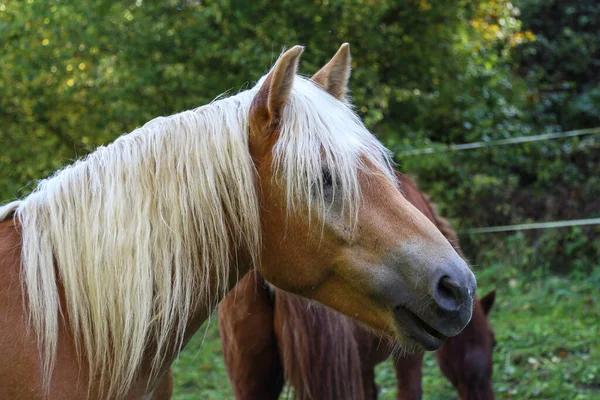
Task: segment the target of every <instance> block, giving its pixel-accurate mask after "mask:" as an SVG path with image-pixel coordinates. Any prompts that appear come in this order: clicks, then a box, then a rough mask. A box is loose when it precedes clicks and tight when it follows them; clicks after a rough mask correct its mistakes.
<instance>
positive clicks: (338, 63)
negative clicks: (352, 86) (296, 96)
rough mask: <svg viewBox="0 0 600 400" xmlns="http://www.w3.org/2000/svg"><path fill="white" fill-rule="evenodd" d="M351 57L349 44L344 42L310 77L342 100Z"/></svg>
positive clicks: (345, 90)
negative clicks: (329, 59)
mask: <svg viewBox="0 0 600 400" xmlns="http://www.w3.org/2000/svg"><path fill="white" fill-rule="evenodd" d="M351 61H352V57H351V56H350V45H349V44H348V43H344V44H343V45H342V46H341V47H340V49H339V50H338V51H337V53H335V56H333V58H332V59H331V61H329V62H328V63H327V64H326V65H325V66H324V67H323V68H321V70H320V71H319V72H317V73H316V74H314V75H313V77H312V78H311V79H312V80H313V81H315V82H317V83H318V84H319V85H321V86H322V87H323V89H325V90H326V91H327V92H328V93H329V94H331V95H332V96H334V97H336V98H338V99H340V100H342V101H344V100H346V96H347V94H348V79H350V70H351Z"/></svg>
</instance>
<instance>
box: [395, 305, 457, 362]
mask: <svg viewBox="0 0 600 400" xmlns="http://www.w3.org/2000/svg"><path fill="white" fill-rule="evenodd" d="M394 321H395V324H396V329H397V331H398V332H399V333H400V336H401V339H400V341H401V342H403V344H404V346H406V347H408V346H411V345H412V346H415V347H417V349H418V350H426V351H435V350H437V349H439V348H440V346H442V345H443V344H444V343H445V342H446V340H448V336H446V335H444V334H442V333H441V332H439V331H437V330H436V329H435V328H433V327H432V326H431V325H429V324H427V323H426V322H425V321H423V320H422V319H421V318H420V317H419V316H417V315H416V314H415V313H413V312H412V311H410V310H409V309H408V308H406V307H403V306H398V307H395V308H394Z"/></svg>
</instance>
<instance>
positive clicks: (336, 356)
mask: <svg viewBox="0 0 600 400" xmlns="http://www.w3.org/2000/svg"><path fill="white" fill-rule="evenodd" d="M398 177H399V181H400V185H401V188H402V192H403V194H404V196H405V197H406V198H407V200H409V201H410V202H411V203H412V204H413V205H414V206H415V207H417V208H418V209H419V210H420V211H421V212H422V213H423V214H424V215H425V216H427V217H428V218H429V219H430V220H431V221H432V222H434V224H435V225H436V226H437V227H438V228H439V229H440V231H441V232H442V233H443V234H444V236H445V237H446V238H447V239H448V240H449V241H450V242H451V243H452V244H453V245H454V246H455V247H456V249H457V251H458V252H459V253H460V249H459V247H458V238H457V236H456V234H455V232H454V231H453V229H452V228H451V226H450V224H449V223H448V221H447V220H446V219H444V218H442V217H440V216H439V215H437V213H436V212H435V211H434V208H433V207H432V205H431V203H430V202H429V201H428V199H427V198H426V196H425V195H423V194H422V193H421V192H420V191H419V190H418V188H417V186H416V185H415V184H414V182H412V180H410V179H409V178H408V177H406V176H401V175H398ZM494 299H495V292H491V293H489V294H488V295H486V296H484V297H483V298H481V299H479V300H478V299H476V300H475V301H474V302H473V317H472V319H471V321H470V322H469V324H468V325H467V327H466V328H465V329H464V330H463V331H462V332H461V333H459V334H458V335H457V336H455V337H453V338H450V339H448V341H446V343H444V344H443V345H442V346H441V347H440V348H439V349H438V350H437V352H436V355H437V358H438V364H439V366H440V368H441V370H442V372H443V373H444V375H445V376H446V377H447V378H448V379H449V380H450V381H451V383H452V384H453V385H454V386H455V387H456V389H457V391H458V392H459V394H460V397H461V398H462V399H464V400H467V399H479V400H491V399H493V398H494V394H493V391H492V350H493V346H494V334H493V331H492V328H491V326H490V324H489V321H488V315H489V311H490V309H491V307H492V305H493V303H494ZM219 330H220V334H221V338H222V343H223V352H224V357H225V363H226V366H227V371H228V374H229V377H230V379H231V382H232V387H233V391H234V393H235V395H236V398H237V399H238V400H257V399H265V400H268V399H273V400H275V399H278V398H279V395H280V394H281V392H282V390H283V387H284V383H285V382H286V381H287V382H288V383H289V384H290V385H291V386H292V387H293V388H294V394H295V398H296V399H301V400H309V399H319V400H335V399H356V400H363V399H364V400H369V399H375V398H376V396H377V388H376V386H375V366H376V365H377V364H379V363H381V362H382V361H385V360H386V359H388V358H389V357H390V356H392V357H393V359H394V368H395V370H396V376H397V385H398V399H399V400H416V399H420V398H421V395H422V386H421V381H422V364H423V353H422V352H416V353H413V354H410V353H409V352H407V351H405V350H404V349H399V348H398V347H397V346H396V344H394V343H392V342H390V341H389V340H387V339H386V338H383V337H382V336H381V335H378V334H374V333H373V332H371V331H369V330H367V329H364V328H363V327H361V326H359V325H358V324H356V323H354V322H353V321H351V320H350V319H348V318H346V317H344V316H343V315H340V314H339V313H336V312H334V311H331V310H329V309H327V308H326V307H323V306H321V305H319V304H315V303H312V302H309V301H307V300H305V299H303V298H301V297H298V296H295V295H293V294H290V293H287V292H284V291H282V290H277V289H274V288H272V287H271V286H270V285H268V284H267V283H266V282H265V280H264V279H263V278H262V277H261V276H260V273H259V272H257V271H256V272H251V273H249V274H248V275H247V276H246V277H244V279H242V281H240V283H239V284H238V285H237V286H236V287H235V288H234V289H233V290H232V291H231V293H230V294H229V295H228V296H227V297H225V299H224V300H223V301H222V302H221V304H220V305H219ZM247 332H252V334H251V335H248V334H247Z"/></svg>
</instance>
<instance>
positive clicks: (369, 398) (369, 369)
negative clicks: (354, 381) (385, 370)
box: [362, 365, 379, 400]
mask: <svg viewBox="0 0 600 400" xmlns="http://www.w3.org/2000/svg"><path fill="white" fill-rule="evenodd" d="M362 380H363V389H364V393H365V395H364V397H363V399H364V400H376V399H377V396H378V395H379V387H378V386H377V384H376V383H375V367H374V366H364V365H363V368H362Z"/></svg>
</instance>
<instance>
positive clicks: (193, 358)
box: [0, 0, 600, 399]
mask: <svg viewBox="0 0 600 400" xmlns="http://www.w3.org/2000/svg"><path fill="white" fill-rule="evenodd" d="M343 42H349V43H350V44H351V50H352V56H353V63H352V64H353V68H354V71H353V75H352V78H351V81H350V85H351V89H352V96H353V102H354V104H355V106H356V109H357V111H358V113H359V114H360V115H361V117H362V118H363V120H364V121H365V123H366V124H367V125H368V127H369V128H370V129H371V131H372V132H374V133H375V134H376V135H377V136H378V137H379V138H380V139H381V140H382V141H383V142H384V143H385V144H386V145H387V146H388V147H389V148H390V149H391V150H393V151H394V153H395V155H396V161H397V162H398V163H399V165H400V169H401V170H402V171H403V172H405V173H407V174H409V175H411V176H413V177H415V178H416V179H417V182H418V184H419V186H420V188H421V189H422V190H423V191H425V192H426V193H428V194H429V195H431V197H432V200H433V201H434V202H435V203H437V204H438V207H439V211H440V213H441V214H442V215H443V216H446V217H448V218H450V220H451V221H452V223H453V225H454V227H455V228H456V229H457V230H458V232H459V234H460V239H461V245H462V247H463V249H464V251H465V253H466V254H467V256H468V257H469V260H470V261H471V262H472V264H473V268H474V270H475V272H476V275H477V276H478V279H479V282H480V288H481V289H480V293H482V294H483V293H486V292H487V290H488V289H492V288H495V289H497V292H498V295H497V296H498V300H497V302H496V306H495V309H494V310H493V311H492V323H493V325H494V328H495V330H496V336H497V340H498V343H499V344H498V347H497V350H496V354H495V363H494V367H495V373H494V377H495V386H494V387H495V391H496V393H497V396H498V398H507V399H509V398H510V399H513V398H514V399H524V398H535V399H538V398H570V399H592V398H600V345H599V344H598V338H597V335H598V327H599V324H600V323H599V320H600V300H599V297H598V287H600V240H599V238H600V225H598V218H599V217H600V200H599V197H600V152H599V149H600V137H599V135H598V133H600V3H599V2H598V1H597V0H578V1H565V0H514V1H507V0H473V1H468V0H435V1H434V0H401V1H387V0H321V1H314V0H313V1H293V0H283V1H278V2H271V1H266V0H253V1H233V0H222V1H200V0H188V1H186V0H178V1H173V0H168V1H142V0H137V1H136V0H130V1H112V0H110V1H109V0H95V1H59V0H43V1H42V0H20V1H16V0H0V47H1V51H0V201H1V202H5V201H9V200H11V199H15V198H17V197H21V196H25V195H27V193H29V192H30V191H31V190H32V189H33V187H34V184H31V183H30V182H32V181H33V180H35V179H39V178H42V177H45V176H47V175H48V174H50V173H52V172H53V171H55V170H56V169H58V168H60V167H61V166H63V165H65V164H68V163H70V162H72V161H73V160H74V159H76V158H78V157H80V156H82V155H85V154H86V153H87V152H90V151H92V150H93V149H94V148H95V147H96V146H98V145H100V144H106V143H108V142H110V141H112V140H114V139H115V138H116V137H117V136H119V135H120V134H123V133H126V132H130V131H131V130H133V129H134V128H135V127H137V126H140V125H142V124H143V123H145V122H146V121H148V120H150V119H152V118H153V117H156V116H159V115H167V114H171V113H174V112H178V111H183V110H186V109H190V108H194V107H197V106H200V105H203V104H205V103H207V102H209V101H211V100H212V99H213V98H215V97H216V95H218V94H220V93H222V92H225V91H230V92H232V93H235V92H237V91H238V90H240V89H245V88H247V87H248V86H250V85H252V84H253V82H254V81H256V80H257V79H258V78H259V77H260V76H262V75H263V74H264V73H265V72H266V71H267V70H268V68H269V67H270V66H271V64H272V62H273V61H275V59H276V58H277V56H278V55H279V53H280V51H281V50H282V48H283V47H284V46H288V47H289V46H292V45H295V44H302V45H305V46H306V51H305V53H304V55H303V57H302V61H301V66H300V72H301V73H302V74H305V75H309V76H310V75H311V74H313V73H314V72H316V71H317V70H318V69H319V68H320V67H321V66H322V65H323V64H324V63H325V62H327V61H328V60H329V58H330V57H331V56H332V55H333V54H334V53H335V51H336V50H337V49H338V47H339V45H340V44H341V43H343ZM547 134H552V135H547ZM538 135H546V136H542V137H541V138H539V139H542V140H536V141H529V140H528V138H529V139H531V137H535V136H538ZM498 141H499V142H498ZM521 141H524V142H522V143H520V142H521ZM467 143H476V145H475V146H474V147H477V148H474V149H468V150H462V149H461V147H458V148H456V147H452V146H453V145H457V144H467ZM449 146H450V147H449ZM423 149H425V150H424V151H425V153H423ZM579 220H584V221H579ZM556 221H568V222H567V223H566V225H569V226H567V227H562V228H557V227H553V224H552V223H553V222H556ZM531 223H535V224H537V223H550V224H549V225H548V226H545V225H542V226H541V228H543V229H529V228H531V226H525V227H519V226H517V227H515V225H520V224H531ZM497 226H509V227H508V228H499V229H497V230H498V231H499V232H492V233H485V232H481V231H478V230H476V229H475V228H482V227H497ZM534 227H540V226H539V225H534ZM520 228H525V229H520ZM215 325H216V323H214V321H213V323H212V325H209V326H208V330H201V333H200V335H199V336H198V338H197V339H195V340H194V341H193V342H192V344H191V345H190V346H189V347H188V349H186V351H185V352H184V353H183V354H182V357H181V359H180V360H179V361H178V363H177V364H176V374H175V382H176V389H175V390H176V395H175V398H179V399H183V398H190V399H192V398H203V399H204V398H207V399H221V398H231V391H230V389H229V382H228V380H227V376H226V373H225V370H224V366H223V361H222V354H221V349H220V342H219V339H218V333H217V331H216V328H215ZM201 345H202V346H201ZM378 383H379V384H380V385H381V386H382V393H381V398H394V396H395V389H394V376H393V372H392V370H391V368H390V366H389V365H388V364H384V365H382V366H381V367H380V368H379V369H378ZM423 387H424V396H425V398H434V399H438V398H439V399H447V398H453V397H456V394H455V392H454V390H452V389H451V387H450V384H449V383H448V382H447V381H445V380H444V379H442V377H441V375H440V373H439V372H438V370H437V367H436V366H435V358H434V357H431V355H428V357H427V359H426V369H425V380H424V384H423Z"/></svg>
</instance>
